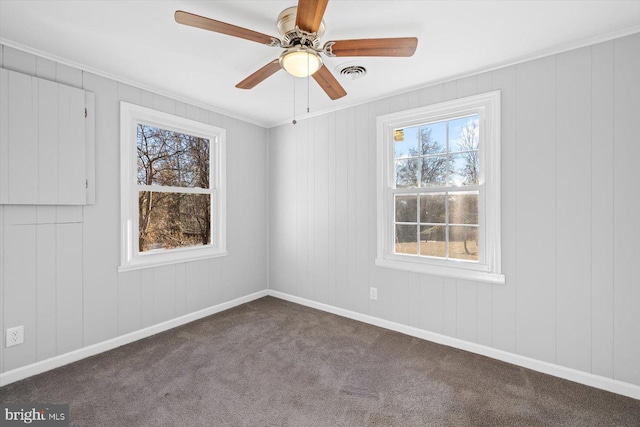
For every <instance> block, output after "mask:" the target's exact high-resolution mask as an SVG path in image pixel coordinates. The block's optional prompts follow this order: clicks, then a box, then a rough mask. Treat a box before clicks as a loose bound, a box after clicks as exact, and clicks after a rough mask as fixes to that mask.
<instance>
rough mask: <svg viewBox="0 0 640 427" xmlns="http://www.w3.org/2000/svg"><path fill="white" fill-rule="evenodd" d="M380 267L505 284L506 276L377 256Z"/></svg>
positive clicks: (377, 263)
mask: <svg viewBox="0 0 640 427" xmlns="http://www.w3.org/2000/svg"><path fill="white" fill-rule="evenodd" d="M376 265H377V266H378V267H384V268H393V269H395V270H403V271H410V272H413V273H423V274H431V275H434V276H444V277H451V278H454V279H465V280H473V281H477V282H484V283H491V284H495V285H504V284H505V276H504V274H501V273H492V272H489V271H479V270H471V269H466V268H457V267H449V266H441V265H430V264H423V263H417V262H408V261H399V260H395V259H393V260H392V259H381V258H376Z"/></svg>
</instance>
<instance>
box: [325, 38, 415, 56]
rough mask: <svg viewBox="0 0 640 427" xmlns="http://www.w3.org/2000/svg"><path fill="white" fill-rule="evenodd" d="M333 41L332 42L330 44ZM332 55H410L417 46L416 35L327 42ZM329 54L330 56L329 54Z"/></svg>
mask: <svg viewBox="0 0 640 427" xmlns="http://www.w3.org/2000/svg"><path fill="white" fill-rule="evenodd" d="M331 43H333V44H331ZM325 46H329V48H330V52H331V53H333V55H334V56H412V55H413V54H414V52H415V51H416V47H417V46H418V39H417V38H416V37H400V38H389V39H354V40H337V41H333V42H327V43H326V44H325ZM329 56H331V55H330V54H329Z"/></svg>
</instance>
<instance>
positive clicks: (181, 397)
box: [0, 297, 640, 427]
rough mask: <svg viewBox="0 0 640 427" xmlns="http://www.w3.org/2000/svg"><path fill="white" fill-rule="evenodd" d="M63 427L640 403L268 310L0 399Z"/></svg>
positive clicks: (336, 420)
mask: <svg viewBox="0 0 640 427" xmlns="http://www.w3.org/2000/svg"><path fill="white" fill-rule="evenodd" d="M0 402H3V403H69V404H70V412H71V417H70V418H71V425H74V426H127V427H134V426H154V427H159V426H225V425H233V426H280V425H290V426H367V425H368V426H387V425H392V426H414V425H415V426H500V425H502V426H541V425H545V426H618V425H620V426H622V425H624V426H636V427H637V426H639V425H640V401H638V400H634V399H631V398H627V397H623V396H619V395H615V394H612V393H608V392H605V391H602V390H598V389H594V388H590V387H586V386H583V385H579V384H575V383H572V382H569V381H565V380H562V379H558V378H555V377H551V376H548V375H545V374H541V373H537V372H534V371H530V370H527V369H524V368H520V367H517V366H513V365H509V364H507V363H503V362H499V361H496V360H492V359H489V358H486V357H483V356H478V355H474V354H472V353H467V352H464V351H461V350H456V349H452V348H449V347H445V346H441V345H438V344H433V343H430V342H427V341H422V340H419V339H416V338H412V337H409V336H405V335H402V334H399V333H396V332H391V331H387V330H385V329H380V328H377V327H374V326H370V325H366V324H364V323H360V322H356V321H352V320H349V319H344V318H341V317H338V316H334V315H331V314H327V313H324V312H321V311H317V310H314V309H310V308H307V307H303V306H300V305H296V304H292V303H289V302H285V301H281V300H278V299H275V298H271V297H266V298H262V299H260V300H257V301H254V302H251V303H248V304H244V305H242V306H240V307H236V308H234V309H231V310H228V311H226V312H223V313H219V314H216V315H213V316H210V317H207V318H205V319H202V320H199V321H196V322H193V323H190V324H188V325H185V326H182V327H179V328H175V329H172V330H170V331H167V332H164V333H161V334H158V335H155V336H153V337H150V338H147V339H144V340H141V341H138V342H135V343H133V344H129V345H126V346H123V347H120V348H117V349H114V350H112V351H109V352H106V353H103V354H100V355H97V356H94V357H91V358H88V359H85V360H82V361H80V362H76V363H73V364H71V365H68V366H65V367H62V368H59V369H56V370H53V371H50V372H47V373H44V374H42V375H38V376H36V377H32V378H29V379H26V380H23V381H20V382H17V383H14V384H10V385H8V386H5V387H3V388H1V389H0Z"/></svg>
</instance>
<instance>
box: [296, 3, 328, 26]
mask: <svg viewBox="0 0 640 427" xmlns="http://www.w3.org/2000/svg"><path fill="white" fill-rule="evenodd" d="M327 3H329V0H298V10H297V11H296V25H297V26H298V28H300V29H301V30H303V31H306V32H308V33H315V32H316V31H318V28H320V24H321V23H322V17H323V16H324V11H325V9H326V8H327Z"/></svg>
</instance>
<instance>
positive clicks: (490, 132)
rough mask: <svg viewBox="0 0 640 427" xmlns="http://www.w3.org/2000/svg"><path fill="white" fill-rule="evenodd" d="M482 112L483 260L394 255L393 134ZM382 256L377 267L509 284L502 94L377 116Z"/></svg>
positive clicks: (378, 240)
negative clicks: (504, 253)
mask: <svg viewBox="0 0 640 427" xmlns="http://www.w3.org/2000/svg"><path fill="white" fill-rule="evenodd" d="M467 114H468V115H471V114H478V116H479V118H480V143H481V149H480V165H481V168H480V170H481V176H480V177H479V179H480V183H479V184H480V185H483V186H484V198H481V199H480V201H479V206H480V221H481V223H482V224H483V225H484V227H482V224H481V226H480V231H481V242H482V243H481V244H482V245H484V248H483V249H484V250H483V254H484V260H483V259H481V260H480V262H479V263H475V262H474V263H470V262H466V261H457V260H443V259H437V258H426V257H418V256H412V255H400V254H394V250H393V236H394V231H393V218H394V216H393V212H394V205H393V193H392V192H391V191H390V190H391V189H392V188H393V185H394V182H393V180H394V169H393V168H392V167H391V165H392V164H393V160H394V143H393V130H394V129H398V128H407V127H411V126H415V125H419V124H423V123H425V122H437V121H443V120H448V119H451V118H455V117H459V116H463V115H467ZM376 178H377V180H376V184H377V256H376V265H377V266H380V267H387V268H394V269H399V270H404V271H411V272H417V273H426V274H433V275H438V276H446V277H453V278H458V279H467V280H474V281H480V282H488V283H496V284H504V283H505V277H504V275H503V274H502V265H501V236H500V230H501V228H500V91H493V92H488V93H484V94H480V95H474V96H470V97H466V98H460V99H455V100H451V101H446V102H442V103H438V104H434V105H429V106H426V107H420V108H415V109H412V110H407V111H400V112H396V113H392V114H386V115H384V116H379V117H378V118H377V177H376Z"/></svg>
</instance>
